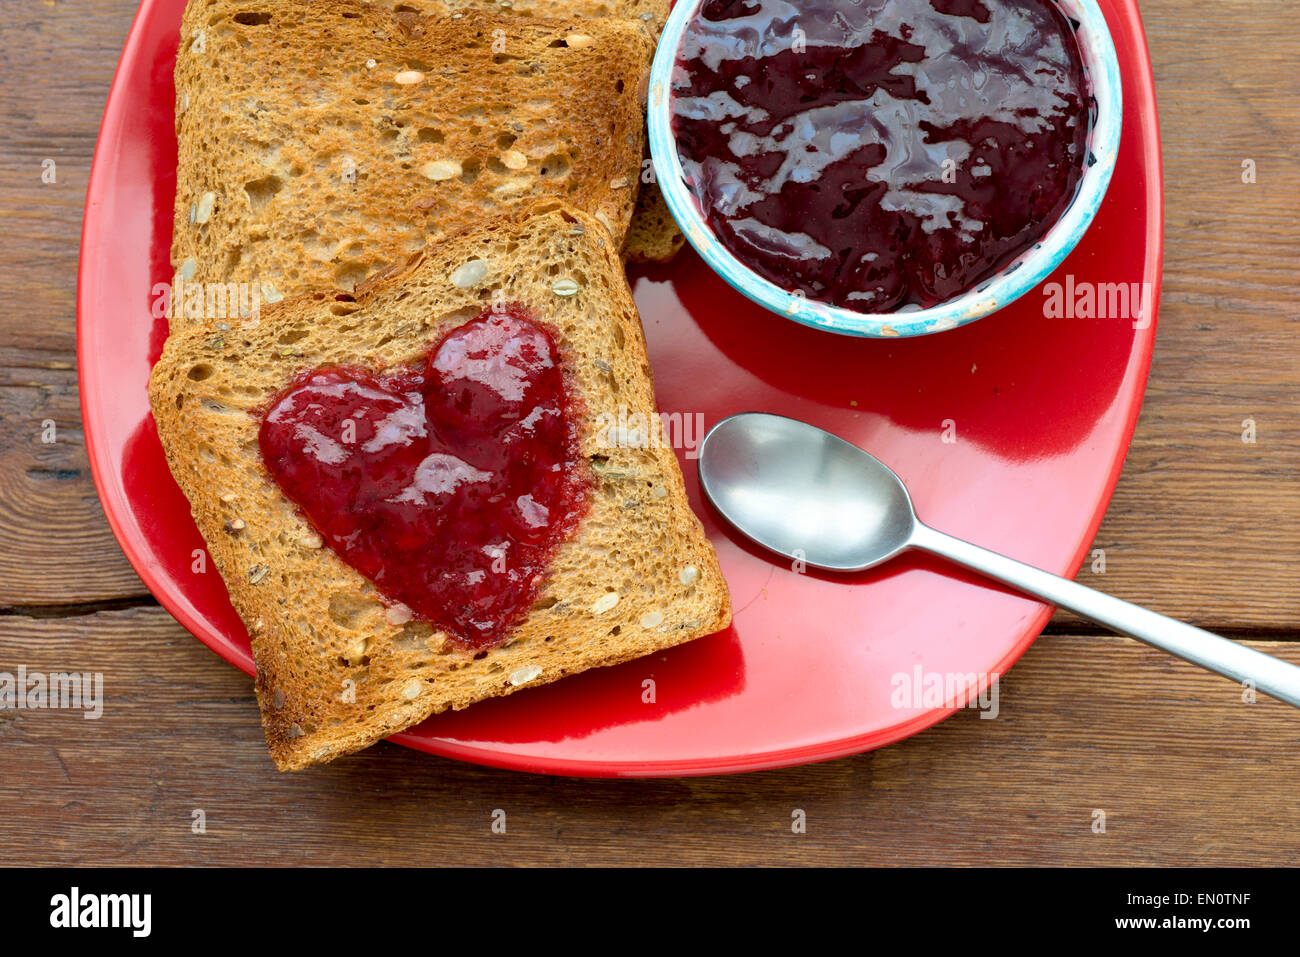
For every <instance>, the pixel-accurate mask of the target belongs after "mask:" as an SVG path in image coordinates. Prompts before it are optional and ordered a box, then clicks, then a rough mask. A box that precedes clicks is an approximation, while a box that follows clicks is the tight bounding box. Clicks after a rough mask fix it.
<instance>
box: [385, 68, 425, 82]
mask: <svg viewBox="0 0 1300 957" xmlns="http://www.w3.org/2000/svg"><path fill="white" fill-rule="evenodd" d="M423 80H424V74H423V73H421V72H420V71H419V70H403V71H402V72H401V73H399V74H397V75H396V76H395V77H393V81H394V82H396V83H400V84H402V86H410V85H411V84H412V83H420V82H422V81H423Z"/></svg>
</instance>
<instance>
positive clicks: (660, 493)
mask: <svg viewBox="0 0 1300 957" xmlns="http://www.w3.org/2000/svg"><path fill="white" fill-rule="evenodd" d="M650 497H651V498H652V499H654V500H655V501H658V500H659V499H661V498H667V497H668V489H666V488H664V487H663V486H662V485H656V486H655V487H654V488H652V489H651V490H650Z"/></svg>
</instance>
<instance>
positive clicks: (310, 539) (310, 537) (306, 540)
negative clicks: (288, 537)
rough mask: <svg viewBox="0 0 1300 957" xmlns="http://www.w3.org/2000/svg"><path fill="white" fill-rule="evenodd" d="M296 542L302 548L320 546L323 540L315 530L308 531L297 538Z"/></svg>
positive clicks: (322, 544)
mask: <svg viewBox="0 0 1300 957" xmlns="http://www.w3.org/2000/svg"><path fill="white" fill-rule="evenodd" d="M298 544H299V545H301V546H302V547H303V548H321V547H322V546H324V544H325V542H324V540H323V539H322V538H321V537H320V536H319V535H317V534H316V533H315V532H308V533H307V534H306V535H304V536H303V537H302V538H300V539H298Z"/></svg>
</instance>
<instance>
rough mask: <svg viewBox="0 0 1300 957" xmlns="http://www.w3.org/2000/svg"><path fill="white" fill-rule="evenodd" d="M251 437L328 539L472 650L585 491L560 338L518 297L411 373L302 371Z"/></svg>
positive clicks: (523, 588) (533, 589) (533, 580)
mask: <svg viewBox="0 0 1300 957" xmlns="http://www.w3.org/2000/svg"><path fill="white" fill-rule="evenodd" d="M259 442H260V444H261V451H262V457H263V460H264V461H265V463H266V466H267V468H268V469H269V470H270V472H271V475H272V476H273V477H274V478H275V480H276V482H277V483H278V484H279V486H280V488H281V489H282V490H283V491H284V493H285V494H286V495H287V496H288V497H289V498H290V499H291V500H292V501H293V502H294V503H295V504H297V505H298V507H299V508H300V509H301V510H302V511H303V513H304V514H305V515H306V517H307V518H308V519H309V520H310V522H311V524H312V525H313V526H314V527H315V528H316V529H317V531H319V533H320V534H321V536H322V538H323V539H324V540H325V542H326V544H328V545H329V547H331V548H333V549H334V550H335V551H336V552H337V553H338V554H339V555H340V556H341V557H342V558H343V559H344V560H345V561H346V562H347V563H348V564H350V565H351V566H352V567H354V568H356V569H357V571H359V572H361V574H363V575H365V576H366V577H367V578H368V579H370V580H371V581H372V582H374V584H375V587H376V588H377V589H378V591H379V592H380V594H382V595H383V596H384V597H386V598H388V599H389V600H390V601H393V602H400V603H402V604H404V605H406V606H407V607H409V608H410V609H411V611H412V612H413V614H414V617H416V618H420V619H424V620H427V621H430V622H432V623H434V624H435V625H437V626H439V627H441V628H443V629H445V630H447V631H448V632H449V633H450V634H451V635H452V636H453V637H455V638H457V639H459V640H460V641H461V642H463V643H464V644H466V645H469V646H472V647H487V646H490V645H493V644H496V643H498V642H500V641H501V640H503V639H504V638H505V637H506V631H507V629H508V628H509V627H510V625H512V624H513V623H514V622H516V621H517V620H518V619H519V618H520V617H522V615H523V614H524V613H525V612H526V611H527V610H528V608H529V606H530V605H531V604H532V602H533V601H534V600H535V599H536V596H537V590H538V586H539V585H540V583H541V579H542V577H543V576H544V575H545V573H546V570H547V567H548V565H549V564H550V561H551V559H552V558H553V556H554V553H555V551H556V549H557V547H558V546H559V545H560V543H561V542H562V541H563V540H564V539H565V537H566V536H567V535H568V534H569V533H571V532H572V531H573V529H574V527H575V526H576V524H577V522H578V520H579V518H580V517H581V515H582V513H583V511H584V508H585V504H586V500H587V491H588V484H589V478H588V476H589V473H588V471H587V466H586V463H585V461H584V460H583V459H582V455H581V450H580V448H579V444H578V428H577V424H576V419H575V414H574V410H573V399H572V397H571V394H570V389H569V386H568V384H567V382H566V379H565V376H564V372H563V369H562V367H561V364H560V358H559V355H558V353H557V350H556V344H555V341H554V339H553V338H552V336H551V334H550V333H549V332H548V331H547V330H546V329H545V328H543V327H542V326H540V325H538V324H537V323H535V322H533V321H532V319H531V318H530V317H529V316H528V315H527V313H526V312H525V311H524V310H523V308H522V307H520V306H517V305H510V306H505V307H504V308H498V309H497V310H496V311H492V310H489V311H487V312H484V313H483V314H482V315H480V316H478V317H477V318H475V319H471V320H470V321H469V322H467V323H465V324H464V325H462V326H459V327H458V328H456V329H454V330H452V331H451V332H449V333H448V334H446V335H445V336H444V337H443V338H442V339H441V340H439V341H438V342H437V343H436V344H435V345H434V347H433V348H432V349H431V350H430V351H429V353H428V355H427V357H426V359H425V360H424V361H422V362H420V363H418V364H416V365H414V366H408V367H403V368H399V369H392V370H387V371H382V372H370V371H366V370H362V369H354V368H326V369H318V370H316V371H313V372H310V373H307V374H305V375H303V376H301V377H299V378H298V379H297V380H296V381H295V382H294V383H293V384H292V385H291V386H290V387H289V388H288V389H286V390H285V391H284V392H282V393H281V394H280V395H278V396H276V397H275V398H274V399H273V400H272V401H271V402H270V403H269V405H268V406H267V407H266V409H265V412H264V414H263V417H262V424H261V429H260V433H259Z"/></svg>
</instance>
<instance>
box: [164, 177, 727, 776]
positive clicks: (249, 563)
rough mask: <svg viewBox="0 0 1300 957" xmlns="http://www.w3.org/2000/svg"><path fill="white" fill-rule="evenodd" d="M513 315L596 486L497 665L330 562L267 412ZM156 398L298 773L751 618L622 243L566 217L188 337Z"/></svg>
mask: <svg viewBox="0 0 1300 957" xmlns="http://www.w3.org/2000/svg"><path fill="white" fill-rule="evenodd" d="M469 263H473V264H475V265H473V266H472V267H470V268H466V264H469ZM477 263H482V265H481V266H480V265H477ZM470 279H472V280H473V281H472V282H470V281H469V280H470ZM562 280H563V282H562ZM570 281H571V282H570ZM571 283H572V284H576V285H577V292H576V294H575V293H572V288H573V286H572V284H571ZM557 289H558V290H559V292H557V291H556V290H557ZM502 299H504V300H506V301H511V302H516V301H517V302H520V303H522V304H523V305H524V306H525V307H526V308H527V309H529V310H530V311H531V312H532V313H533V315H534V316H535V317H536V318H537V319H538V320H539V321H541V322H544V323H546V324H547V325H548V326H549V327H550V329H551V330H552V332H553V334H555V335H556V337H557V341H558V342H559V345H560V347H561V350H562V351H563V354H564V355H565V356H566V360H565V362H566V369H567V371H568V373H569V374H570V375H571V377H572V378H571V381H572V383H573V387H574V389H575V392H576V394H577V396H578V398H579V400H580V404H581V406H582V412H581V415H582V428H581V444H582V451H583V455H584V457H585V458H586V459H587V461H588V462H589V463H590V466H591V469H592V476H593V481H594V483H595V485H594V490H593V493H592V494H591V495H590V505H589V511H588V512H587V514H586V515H585V516H584V518H583V519H582V522H581V524H580V525H579V527H578V529H577V531H576V532H575V533H574V535H573V536H572V537H571V538H570V539H569V540H568V541H567V542H566V543H565V544H563V545H562V546H561V547H560V549H559V551H558V553H557V555H556V557H555V559H554V561H553V563H552V566H551V569H550V572H549V574H548V575H547V576H546V578H545V581H544V583H543V584H542V586H541V591H540V593H539V597H538V600H537V601H536V602H535V604H534V606H533V608H532V609H531V611H530V612H529V613H528V614H527V616H526V617H525V618H524V620H523V621H521V622H520V623H519V624H518V625H517V626H515V627H514V628H513V629H511V630H510V632H509V634H508V636H507V639H506V641H505V643H504V644H502V645H499V646H497V647H494V648H492V649H491V650H489V651H487V652H486V653H477V654H476V653H474V652H473V651H467V650H464V649H463V647H462V646H459V645H458V644H457V643H456V642H455V641H454V640H452V639H451V638H449V637H448V636H447V635H446V634H445V633H443V632H441V631H439V630H437V629H436V628H435V627H433V626H431V625H430V624H428V623H425V622H422V621H418V620H416V621H405V622H403V623H400V624H397V623H395V621H400V616H399V617H398V618H394V616H393V615H392V609H391V607H390V606H389V605H388V603H387V602H386V601H385V600H384V599H383V597H382V596H381V595H380V594H378V593H377V592H376V589H375V587H374V586H373V585H372V584H371V583H370V582H369V581H367V580H366V579H365V578H364V577H363V576H362V575H361V574H360V573H358V572H357V571H355V570H354V569H353V568H352V567H350V566H349V565H347V564H346V563H345V562H343V561H342V560H341V559H340V558H339V557H338V556H337V555H336V554H334V553H333V552H332V551H331V550H329V549H328V548H324V547H322V545H321V538H320V536H319V535H318V534H316V532H315V531H314V530H313V529H312V527H311V526H310V525H309V523H308V522H307V521H306V520H305V519H304V518H303V517H302V516H301V514H300V513H299V512H298V511H297V510H296V509H295V508H294V506H293V505H292V503H290V502H289V501H288V500H287V499H286V498H285V496H284V495H283V494H282V493H281V492H280V490H279V488H278V487H277V486H276V484H275V482H274V480H273V479H272V478H271V476H270V474H269V473H268V471H267V469H266V467H265V465H264V464H263V461H262V459H261V455H260V451H259V446H258V428H259V419H258V416H257V411H258V409H259V407H261V406H262V405H264V403H266V401H267V400H268V399H269V398H270V397H271V396H273V395H275V394H276V393H277V392H278V391H279V390H281V389H282V388H284V387H285V386H286V385H287V384H288V383H289V382H291V381H292V380H293V379H294V377H295V376H296V375H298V374H300V373H302V372H304V371H306V370H310V369H315V368H320V367H325V366H354V367H355V366H360V367H369V368H384V367H391V366H395V365H400V364H404V363H408V362H411V361H414V360H415V359H417V358H418V357H419V356H420V355H422V354H423V353H424V351H425V350H427V348H428V347H429V345H430V344H431V343H432V342H433V341H435V340H436V339H437V338H438V337H439V336H440V335H441V334H443V333H444V332H445V331H447V330H448V329H450V328H454V327H455V326H456V325H459V324H460V323H463V322H465V321H467V320H468V319H470V318H472V317H473V316H475V315H477V314H479V313H480V312H481V310H482V309H483V308H485V307H486V306H487V305H489V304H490V303H492V302H493V301H499V300H502ZM150 399H151V402H152V406H153V410H154V417H155V420H156V422H157V426H158V433H159V436H160V438H161V439H162V444H163V448H164V450H165V452H166V455H167V460H168V463H169V464H170V466H171V469H172V473H173V475H174V476H175V477H176V480H177V482H178V483H179V484H180V486H181V488H182V490H183V491H184V492H185V494H186V496H187V497H188V498H189V500H190V503H191V507H192V511H193V515H194V519H195V522H196V523H197V525H198V528H199V531H200V532H201V533H202V535H203V537H204V539H205V540H206V542H207V543H208V551H209V554H210V556H211V559H212V562H213V564H214V565H215V566H216V568H217V570H218V571H219V572H220V573H221V575H222V577H223V579H224V580H225V582H226V585H227V589H228V591H229V593H230V598H231V601H232V603H233V604H234V607H235V609H236V610H237V611H238V612H239V614H240V615H241V617H242V618H243V619H244V621H245V622H246V624H247V625H248V629H249V632H250V634H251V637H252V646H253V654H254V657H255V659H256V663H257V697H258V703H259V706H260V708H261V711H262V720H263V725H264V727H265V730H266V737H267V743H268V746H269V748H270V751H271V755H272V757H273V758H274V760H275V762H276V764H277V765H278V766H279V767H280V768H281V769H285V770H288V769H299V768H303V767H306V766H308V765H311V764H316V763H319V762H322V761H328V760H330V759H332V758H334V757H337V756H339V755H342V754H347V753H350V752H353V751H357V750H359V749H361V748H364V747H366V746H368V745H370V744H372V743H373V742H375V741H377V740H379V739H381V738H383V737H386V736H387V735H390V734H392V733H394V732H396V731H399V730H401V729H403V728H407V727H410V726H411V725H414V724H416V723H418V722H420V721H422V720H423V719H424V718H425V717H427V716H429V715H431V714H435V713H438V712H441V711H445V710H447V709H449V708H450V709H460V708H464V707H466V706H467V705H470V704H473V703H474V702H477V701H481V700H483V699H485V698H491V697H496V696H499V695H504V694H510V693H512V692H514V691H516V690H518V689H519V688H522V687H531V686H534V685H538V684H542V683H545V682H549V681H554V680H556V679H558V678H561V677H564V676H565V675H570V674H574V673H577V672H580V671H584V670H587V669H589V668H595V667H599V666H604V665H611V664H615V663H617V662H621V661H625V660H628V659H631V658H636V657H640V656H642V655H646V654H649V653H651V652H654V651H658V650H661V649H665V648H668V647H671V646H673V645H677V644H680V643H682V642H685V641H689V640H691V639H692V638H696V637H699V636H701V635H706V634H710V633H712V632H715V631H718V630H720V629H721V628H724V627H725V626H726V625H727V624H728V622H729V621H730V602H729V598H728V594H727V589H726V584H725V582H724V580H723V578H722V574H721V571H720V569H719V566H718V561H717V556H716V555H715V553H714V551H713V548H712V546H711V545H710V543H709V541H708V539H707V538H706V537H705V535H704V532H703V528H702V526H701V524H700V521H699V519H698V518H697V517H696V516H695V515H694V513H693V512H692V511H691V509H690V506H689V504H688V501H687V497H686V492H685V487H684V484H683V480H682V474H681V470H680V468H679V466H678V462H677V457H676V454H675V452H674V451H673V450H672V449H671V448H670V447H669V446H668V443H667V441H666V440H665V438H664V433H663V429H662V427H661V424H660V420H659V419H658V418H657V416H656V406H655V401H654V394H653V383H652V381H651V374H650V368H649V364H648V360H647V357H646V350H645V340H644V335H643V332H642V329H641V324H640V320H639V317H638V315H637V312H636V307H635V305H634V304H633V302H632V298H631V294H630V291H629V289H628V287H627V283H626V280H625V278H624V276H623V266H622V261H621V259H620V257H619V255H618V247H617V246H616V245H615V244H614V242H613V241H612V238H611V237H610V236H609V234H608V232H607V231H606V230H605V229H604V227H603V226H602V225H601V224H600V223H599V222H598V221H597V220H596V219H595V218H594V217H592V216H590V215H588V214H586V213H584V212H580V211H577V210H575V209H572V208H570V207H566V206H564V205H563V204H561V203H558V202H553V201H543V202H539V203H537V204H535V205H534V206H533V207H532V208H531V209H529V210H528V211H526V212H525V213H523V214H514V215H507V216H503V217H497V218H493V219H490V220H488V221H486V222H485V223H484V224H483V225H482V227H481V228H480V229H477V230H472V231H467V232H463V233H458V234H454V235H451V236H448V237H447V238H445V239H444V240H442V241H441V242H439V243H437V244H436V245H432V246H429V247H427V248H426V249H425V250H424V251H422V252H421V253H419V254H417V255H416V256H414V257H413V258H412V259H411V260H410V261H409V262H408V263H407V264H406V265H405V266H403V267H401V268H395V269H390V270H388V271H387V272H385V273H384V274H381V275H379V276H376V277H374V278H373V279H372V280H370V281H368V282H366V283H364V284H362V285H361V286H360V287H359V288H358V289H357V290H356V291H355V293H354V294H347V293H343V292H329V293H327V292H316V293H312V294H308V295H304V296H301V297H298V298H295V299H292V300H287V301H284V302H281V303H278V304H275V305H272V306H268V307H264V309H263V311H262V313H261V315H260V316H258V317H256V318H253V319H249V320H246V321H243V322H241V321H239V320H237V319H236V320H231V321H229V322H216V323H213V322H208V323H205V324H199V325H193V326H191V327H189V328H186V329H184V330H183V331H180V332H178V333H174V334H173V335H172V336H171V337H170V338H169V339H168V341H167V343H166V346H165V348H164V350H163V354H162V357H161V358H160V359H159V361H158V363H157V365H156V366H155V368H154V370H153V374H152V377H151V380H150ZM614 421H618V422H619V423H625V422H631V423H634V425H635V424H636V423H640V422H645V423H647V426H648V428H647V429H646V430H645V431H644V432H643V433H642V434H641V435H640V436H629V435H628V433H627V430H626V429H624V428H623V426H622V425H621V424H620V425H619V426H618V427H617V429H616V430H611V429H610V428H608V427H607V426H609V424H610V423H612V422H614ZM633 431H635V428H634V429H633Z"/></svg>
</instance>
